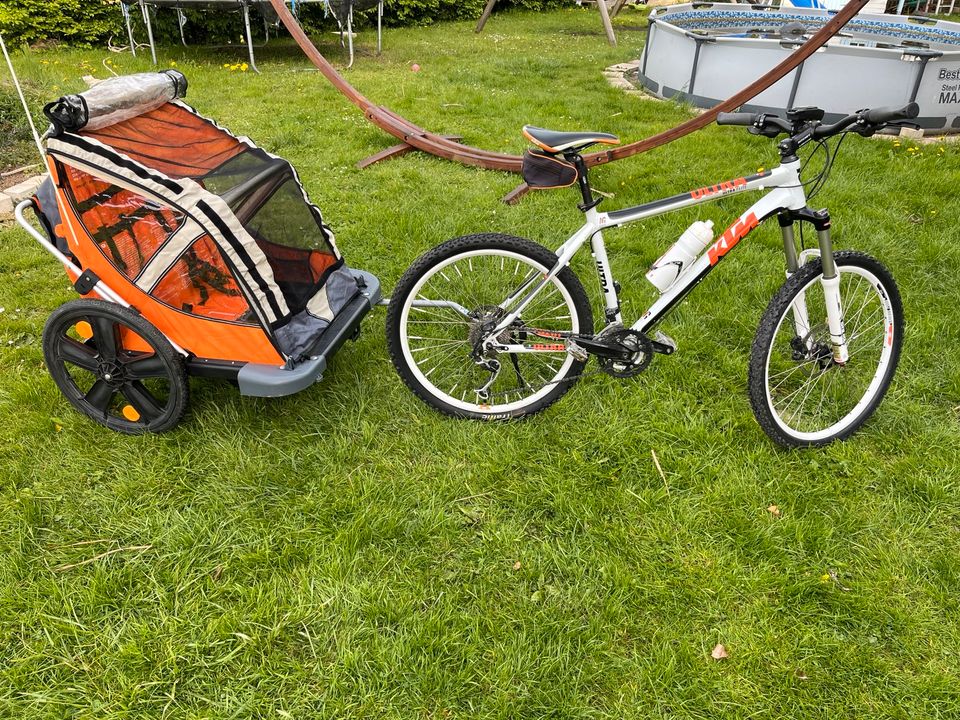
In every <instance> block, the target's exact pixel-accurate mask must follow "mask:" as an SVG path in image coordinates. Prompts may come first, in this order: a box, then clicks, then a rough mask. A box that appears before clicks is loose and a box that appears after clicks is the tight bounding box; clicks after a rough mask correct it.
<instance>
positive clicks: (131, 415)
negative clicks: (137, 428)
mask: <svg viewBox="0 0 960 720" xmlns="http://www.w3.org/2000/svg"><path fill="white" fill-rule="evenodd" d="M123 416H124V417H125V418H126V419H127V420H129V421H130V422H136V421H137V420H139V419H140V413H138V412H137V409H136V408H135V407H134V406H133V405H124V406H123Z"/></svg>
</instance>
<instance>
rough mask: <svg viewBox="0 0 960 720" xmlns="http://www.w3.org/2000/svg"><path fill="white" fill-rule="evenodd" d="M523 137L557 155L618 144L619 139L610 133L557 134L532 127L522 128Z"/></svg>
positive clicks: (525, 126)
mask: <svg viewBox="0 0 960 720" xmlns="http://www.w3.org/2000/svg"><path fill="white" fill-rule="evenodd" d="M523 135H524V137H525V138H527V140H529V141H530V142H532V143H535V144H536V145H539V146H540V147H541V148H543V149H544V150H546V151H547V152H548V153H558V152H563V151H564V150H582V149H583V148H585V147H587V146H588V145H593V144H594V143H603V144H604V145H619V144H620V138H618V137H617V136H616V135H611V134H610V133H602V132H557V131H556V130H546V129H545V128H538V127H533V126H532V125H524V126H523Z"/></svg>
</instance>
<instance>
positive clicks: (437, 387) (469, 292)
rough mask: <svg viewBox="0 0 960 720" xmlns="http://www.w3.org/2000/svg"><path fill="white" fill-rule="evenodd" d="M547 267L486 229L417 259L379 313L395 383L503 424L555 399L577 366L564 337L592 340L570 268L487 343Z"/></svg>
mask: <svg viewBox="0 0 960 720" xmlns="http://www.w3.org/2000/svg"><path fill="white" fill-rule="evenodd" d="M556 263H557V256H556V254H554V253H552V252H550V251H549V250H548V249H546V248H545V247H543V246H541V245H537V244H536V243H533V242H531V241H529V240H524V239H522V238H517V237H513V236H510V235H499V234H494V233H487V234H481V235H467V236H465V237H459V238H454V239H453V240H449V241H447V242H445V243H443V244H442V245H439V246H437V247H435V248H434V249H433V250H431V251H429V252H428V253H426V254H425V255H423V256H422V257H420V258H419V259H418V260H417V261H416V262H414V264H413V265H411V266H410V268H409V269H408V270H407V271H406V272H405V273H404V275H403V277H402V278H400V282H399V283H397V287H396V290H395V291H394V294H393V297H392V298H391V300H390V307H389V309H388V310H387V345H388V348H389V350H390V358H391V359H392V360H393V364H394V366H395V367H396V369H397V372H398V373H399V374H400V377H401V378H402V379H403V381H404V382H405V383H406V384H407V386H408V387H409V388H410V389H411V390H412V391H413V392H414V393H415V394H416V395H417V397H419V398H420V399H421V400H423V401H424V402H425V403H427V404H428V405H430V406H431V407H433V408H435V409H436V410H439V411H440V412H442V413H445V414H447V415H453V416H455V417H464V418H476V419H485V420H495V419H496V420H500V419H509V418H514V417H520V416H523V415H529V414H531V413H535V412H539V411H540V410H543V409H545V408H546V407H548V406H549V405H551V404H552V403H554V402H556V401H557V400H558V399H559V398H560V397H561V396H562V395H563V394H564V393H565V392H567V390H569V389H570V386H571V384H572V383H573V382H574V381H575V380H576V379H577V377H579V375H580V373H581V372H582V371H583V367H584V365H585V363H584V362H583V361H580V360H577V359H575V358H574V357H573V356H572V355H570V354H569V353H568V352H567V348H566V338H568V337H569V336H571V335H576V334H578V333H584V334H587V335H592V334H593V315H592V313H591V310H590V301H589V300H588V298H587V294H586V291H585V290H584V289H583V285H581V283H580V281H579V280H578V279H577V276H576V275H574V274H573V271H572V270H570V268H569V267H565V268H563V269H561V270H560V272H559V273H557V274H556V275H555V276H554V277H553V278H551V279H550V280H549V281H548V282H547V283H546V285H545V286H544V287H543V288H542V289H541V290H540V291H539V292H538V293H537V294H536V296H535V297H533V299H532V301H531V302H530V303H529V304H528V305H527V306H526V307H525V308H524V309H523V310H522V312H521V313H520V315H519V317H517V319H516V320H515V321H514V322H513V323H511V324H510V325H509V327H507V328H505V329H504V330H502V331H500V332H499V333H498V334H497V335H496V337H491V335H492V332H493V331H494V330H496V327H497V325H498V324H499V323H500V322H501V319H502V318H505V317H506V316H507V314H508V313H509V312H510V311H511V309H514V308H516V307H518V306H519V303H520V300H521V299H522V298H525V297H526V296H527V295H528V294H529V293H530V292H532V290H533V289H534V288H536V286H537V284H538V283H540V282H541V280H542V279H543V278H545V277H546V276H547V275H548V274H549V273H550V271H551V269H552V268H553V266H554V265H555V264H556ZM487 341H490V342H487ZM485 343H486V346H485ZM494 346H495V347H494Z"/></svg>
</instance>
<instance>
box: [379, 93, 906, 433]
mask: <svg viewBox="0 0 960 720" xmlns="http://www.w3.org/2000/svg"><path fill="white" fill-rule="evenodd" d="M917 113H918V107H917V105H916V103H910V104H909V105H907V106H905V107H903V108H896V109H894V108H878V109H873V110H862V111H859V112H856V113H853V114H851V115H848V116H846V117H843V118H841V119H839V120H837V121H836V122H833V123H824V122H823V120H824V111H823V110H822V109H819V108H815V107H806V108H794V109H791V110H789V111H787V112H786V113H785V117H781V116H779V115H776V114H772V113H743V112H741V113H720V114H719V116H718V118H717V123H718V124H719V125H738V126H744V127H747V128H749V131H750V132H751V133H753V134H756V135H761V136H765V137H770V138H775V137H778V136H781V135H786V137H784V138H783V139H781V140H780V141H779V143H778V146H777V147H778V151H779V155H780V164H779V166H778V167H776V168H774V169H771V170H765V171H761V172H758V173H756V174H752V175H747V176H743V177H738V178H735V179H732V180H728V181H726V182H720V183H716V184H713V185H708V186H705V187H701V188H698V189H696V190H692V191H690V192H685V193H681V194H679V195H674V196H672V197H668V198H664V199H662V200H655V201H653V202H648V203H645V204H642V205H637V206H634V207H629V208H625V209H622V210H615V211H612V212H599V211H598V210H597V206H598V205H599V203H600V202H601V200H602V199H603V198H602V197H598V196H595V194H594V191H593V190H592V189H591V186H590V182H589V179H588V174H587V166H586V163H585V162H584V160H583V157H582V155H581V152H582V151H583V150H584V149H585V148H586V147H589V146H591V145H594V144H596V143H607V144H615V143H617V142H619V141H618V139H617V138H616V137H615V136H613V135H609V134H606V133H596V132H555V131H551V130H545V129H543V128H536V127H531V126H526V127H524V129H523V132H524V135H525V136H526V137H527V138H528V139H529V140H531V141H532V142H533V143H534V144H535V145H537V146H538V149H537V150H528V151H527V153H526V154H525V156H524V168H523V171H524V178H525V179H526V181H527V183H528V184H530V185H531V186H535V187H562V186H572V185H573V184H577V185H578V187H579V190H580V195H581V198H582V202H581V203H580V204H579V205H578V207H579V209H580V210H581V211H582V212H583V213H584V215H585V222H584V224H583V226H582V227H581V228H580V229H579V230H577V231H576V232H575V233H574V234H573V235H572V236H570V238H569V239H567V240H566V242H564V243H563V244H562V245H560V247H559V248H558V249H557V250H556V251H551V250H549V249H548V248H546V247H543V246H541V245H538V244H536V243H534V242H531V241H530V240H525V239H523V238H519V237H514V236H510V235H503V234H494V233H483V234H476V235H467V236H464V237H458V238H454V239H452V240H448V241H447V242H444V243H443V244H441V245H439V246H437V247H435V248H433V249H432V250H430V251H428V252H427V253H426V254H424V255H423V256H421V257H420V258H419V259H417V260H416V261H415V262H414V263H413V264H412V265H411V266H410V268H409V269H408V270H407V271H406V272H405V273H404V275H403V277H402V278H401V279H400V282H399V283H398V285H397V287H396V291H395V292H394V295H393V297H392V298H391V300H390V305H389V309H388V311H387V342H388V347H389V351H390V356H391V358H392V361H393V364H394V365H395V367H396V369H397V371H398V372H399V374H400V377H401V378H402V379H403V381H404V382H405V383H406V384H407V386H409V387H410V389H411V390H412V391H413V392H414V393H415V394H416V395H417V396H418V397H419V398H421V399H422V400H423V401H424V402H426V403H427V404H428V405H430V406H431V407H433V408H435V409H437V410H439V411H440V412H442V413H445V414H448V415H451V416H455V417H462V418H475V419H483V420H507V419H511V418H517V417H521V416H525V415H529V414H532V413H535V412H539V411H541V410H544V409H545V408H547V407H549V406H550V405H551V404H553V403H554V402H556V401H557V400H558V399H559V398H560V397H561V396H563V395H564V394H565V393H566V392H567V391H568V390H569V389H570V387H571V386H572V385H573V383H574V382H575V381H576V380H577V379H579V378H580V377H582V376H583V375H585V374H586V373H585V372H584V370H585V367H586V364H587V361H588V360H589V358H590V356H593V357H595V358H596V359H597V361H598V362H599V369H598V370H596V371H593V372H604V373H607V374H609V375H612V376H614V377H618V378H625V377H632V376H635V375H637V374H638V373H640V372H642V371H643V370H645V369H646V368H647V367H648V366H649V364H650V362H651V360H652V358H653V356H654V355H656V354H662V355H670V354H672V353H673V352H674V351H675V350H676V343H675V342H674V341H673V340H672V339H671V338H670V337H668V336H667V335H665V334H664V333H663V332H661V331H659V330H658V329H657V325H658V323H660V321H661V320H663V318H664V317H665V316H666V315H667V313H669V312H670V311H671V310H672V309H673V308H675V307H676V306H677V305H678V303H680V302H681V301H682V300H683V299H684V298H685V297H686V296H687V295H688V294H689V293H690V291H691V290H693V288H694V287H695V286H696V285H698V284H699V283H700V282H701V281H702V280H703V279H704V278H705V277H706V276H707V275H708V274H709V273H710V272H711V271H712V270H713V269H714V268H715V267H716V266H717V265H718V264H719V263H720V261H721V260H723V258H725V257H726V256H727V255H728V254H729V253H730V251H731V250H733V249H734V248H735V247H736V246H737V245H738V244H739V243H740V242H741V241H742V240H743V239H744V238H745V237H746V236H747V235H749V234H750V232H752V231H753V230H754V229H755V228H756V227H757V226H758V225H760V224H761V223H762V222H764V221H765V220H768V219H770V218H773V217H776V219H777V222H778V223H779V226H780V231H781V234H782V239H783V251H784V254H785V257H786V275H787V279H786V282H784V283H783V285H782V286H781V287H780V289H779V290H778V291H777V293H776V294H775V295H774V296H773V298H772V299H771V300H770V303H769V305H768V306H767V308H766V311H765V312H764V314H763V317H762V319H761V321H760V325H759V327H758V329H757V332H756V335H755V338H754V341H753V346H752V348H751V351H750V364H749V372H748V394H749V398H750V404H751V406H752V409H753V412H754V414H755V415H756V418H757V421H758V422H759V424H760V426H761V427H762V428H763V430H764V431H765V432H766V433H767V434H768V435H769V436H770V437H771V438H772V439H773V440H774V441H775V442H777V443H779V444H781V445H783V446H788V447H796V446H818V445H823V444H826V443H829V442H832V441H834V440H840V439H843V438H846V437H848V436H849V435H851V434H852V433H853V432H855V431H856V430H857V429H858V428H859V427H860V426H861V425H863V423H864V422H865V421H866V420H867V419H868V418H869V417H870V416H871V415H872V414H873V412H874V411H875V410H876V408H877V406H878V405H879V403H880V401H881V400H882V399H883V396H884V394H885V393H886V391H887V388H888V387H889V385H890V382H891V379H892V378H893V375H894V372H895V370H896V367H897V361H898V359H899V356H900V348H901V344H902V341H903V326H904V321H903V307H902V303H901V300H900V293H899V291H898V289H897V285H896V283H895V282H894V279H893V276H892V275H891V274H890V272H889V271H888V270H887V269H886V268H885V267H884V266H883V265H882V264H881V263H880V262H879V261H878V260H876V259H874V258H872V257H870V256H868V255H866V254H864V253H860V252H852V251H847V250H844V251H834V249H833V246H832V242H831V235H830V223H831V220H830V214H829V212H828V211H827V210H814V209H811V208H810V207H808V204H807V201H808V197H812V196H813V195H814V194H815V193H816V191H817V190H819V189H820V187H822V186H823V184H824V182H825V181H826V179H827V177H828V176H829V174H830V169H831V167H832V165H833V161H834V159H835V158H836V154H837V151H838V150H839V147H840V144H841V143H842V142H843V138H844V137H845V136H846V135H847V134H851V133H852V134H858V135H862V136H870V135H873V134H875V133H876V132H878V131H880V130H883V129H884V128H887V127H891V126H896V125H897V124H902V123H907V121H909V120H910V119H911V118H915V117H916V116H917ZM837 136H839V140H837V142H836V144H835V146H834V147H833V148H832V151H831V148H830V146H829V145H828V142H827V141H828V139H830V138H833V137H837ZM811 144H812V145H811ZM807 145H811V147H812V151H811V152H808V154H806V161H809V160H810V159H811V158H812V157H813V155H814V154H815V153H816V152H817V151H818V150H820V149H822V150H823V152H824V155H825V160H824V162H823V166H822V169H821V170H820V172H819V174H817V175H816V176H815V177H813V178H812V179H810V180H807V181H803V180H802V179H801V172H802V170H803V166H804V162H801V159H800V157H799V156H798V153H799V152H800V150H801V148H804V147H805V146H807ZM810 150H811V148H808V151H810ZM750 191H765V193H764V194H763V195H762V196H761V197H760V198H759V199H758V200H757V201H756V202H755V203H754V204H753V205H751V206H750V207H749V209H747V210H746V211H745V212H744V213H743V214H742V215H740V217H738V218H737V219H736V220H735V221H734V222H733V223H732V224H731V225H730V226H729V227H728V228H727V229H726V230H725V231H724V232H723V233H722V234H721V235H720V236H719V237H717V238H715V239H713V238H712V232H710V230H709V227H706V228H705V227H704V226H703V224H702V223H701V224H700V225H699V226H698V227H696V228H694V227H693V226H691V228H690V229H689V230H688V232H687V233H684V235H682V236H681V240H683V242H680V241H678V242H677V243H676V244H675V245H674V246H673V247H671V249H670V250H669V251H668V252H667V253H666V254H665V255H664V256H663V257H661V258H660V260H659V261H657V263H655V264H654V266H653V268H651V271H650V273H648V279H650V280H651V281H652V282H653V281H656V283H657V284H658V286H659V289H661V294H660V296H659V298H658V299H657V300H656V301H655V302H654V303H653V304H652V305H651V306H650V307H649V309H647V310H646V312H644V314H643V315H642V317H640V319H639V320H637V321H636V322H635V323H633V324H632V325H630V326H627V325H625V324H624V321H623V318H622V315H621V310H620V301H619V299H618V295H619V292H620V284H619V283H618V282H617V281H616V280H615V279H614V277H613V272H612V270H611V266H610V261H609V259H608V256H607V251H606V247H605V245H604V240H603V235H602V232H603V231H606V230H608V229H611V228H617V227H622V226H625V225H628V224H630V223H634V222H637V221H641V220H644V219H647V218H651V217H654V216H658V215H662V214H664V213H669V212H672V211H675V210H679V209H681V208H687V207H690V206H693V205H699V204H701V203H705V202H709V201H712V200H716V199H719V198H726V197H729V196H731V195H736V194H739V193H744V192H750ZM798 224H799V225H800V229H801V232H800V236H801V237H800V239H801V240H802V234H803V233H802V229H803V226H804V225H811V226H812V227H813V229H814V230H815V232H816V237H817V247H816V248H810V249H803V247H802V245H803V243H802V241H799V242H798V237H797V233H796V232H795V227H796V226H797V225H798ZM694 225H697V223H695V224H694ZM587 243H589V245H590V251H591V253H592V255H593V258H594V261H595V263H596V268H597V273H598V276H599V283H600V289H601V292H602V295H603V305H604V308H603V316H604V322H603V327H602V328H601V329H600V330H599V332H594V318H593V311H592V308H591V304H590V301H589V299H588V297H587V293H586V291H585V290H584V287H583V285H582V284H581V282H580V280H579V279H578V277H577V276H576V275H575V274H574V272H573V270H572V269H571V268H570V267H569V263H570V261H571V259H572V258H573V256H574V255H575V254H576V253H577V251H578V250H580V249H581V248H582V247H583V246H584V245H585V244H587ZM798 246H799V247H798Z"/></svg>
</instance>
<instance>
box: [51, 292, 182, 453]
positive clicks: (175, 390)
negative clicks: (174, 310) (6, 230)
mask: <svg viewBox="0 0 960 720" xmlns="http://www.w3.org/2000/svg"><path fill="white" fill-rule="evenodd" d="M43 356H44V359H45V360H46V363H47V369H48V370H49V371H50V375H51V376H52V377H53V381H54V382H55V383H56V384H57V387H59V388H60V391H61V392H62V393H63V394H64V396H65V397H66V398H67V400H69V401H70V403H71V404H72V405H73V406H74V407H75V408H77V409H78V410H79V411H80V412H82V413H83V414H84V415H86V416H87V417H89V418H91V419H92V420H95V421H96V422H98V423H100V424H101V425H104V426H106V427H108V428H110V429H111V430H116V431H117V432H122V433H127V434H130V435H136V434H139V433H145V432H153V433H159V432H164V431H166V430H169V429H171V428H172V427H174V426H175V425H176V424H177V423H178V422H180V420H181V418H183V415H184V412H185V411H186V408H187V402H188V399H189V385H188V384H187V377H186V372H185V370H184V365H183V360H182V358H181V357H180V354H179V353H178V352H177V351H176V350H174V349H173V346H172V345H171V344H170V342H169V341H168V340H167V338H166V337H164V335H163V333H161V332H160V331H159V330H158V329H157V328H156V327H154V326H153V325H151V324H150V323H149V322H148V321H147V320H146V319H144V318H143V317H142V316H141V315H139V314H137V313H136V312H135V311H133V310H131V309H129V308H125V307H123V306H122V305H117V304H116V303H110V302H105V301H103V300H86V299H84V300H72V301H70V302H68V303H65V304H64V305H61V306H60V307H59V308H57V309H56V310H55V311H54V312H53V313H52V314H51V315H50V317H49V318H48V319H47V322H46V325H44V328H43Z"/></svg>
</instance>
